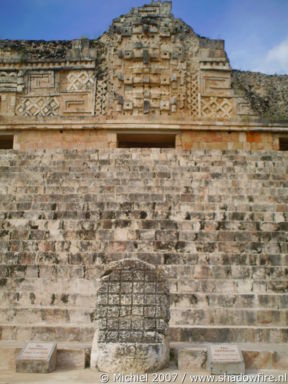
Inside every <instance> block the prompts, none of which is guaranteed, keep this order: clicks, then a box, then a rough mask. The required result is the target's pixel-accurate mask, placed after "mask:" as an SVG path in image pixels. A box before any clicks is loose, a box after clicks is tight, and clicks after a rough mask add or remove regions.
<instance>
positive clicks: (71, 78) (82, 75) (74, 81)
mask: <svg viewBox="0 0 288 384" xmlns="http://www.w3.org/2000/svg"><path fill="white" fill-rule="evenodd" d="M94 84H95V76H94V73H93V71H71V72H69V73H68V75H67V91H71V92H76V91H86V90H89V89H92V88H93V87H94Z"/></svg>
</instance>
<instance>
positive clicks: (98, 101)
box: [95, 79, 107, 116]
mask: <svg viewBox="0 0 288 384" xmlns="http://www.w3.org/2000/svg"><path fill="white" fill-rule="evenodd" d="M106 98H107V80H106V79H103V80H97V81H96V97H95V115H96V116H99V115H105V114H106V104H107V100H106Z"/></svg>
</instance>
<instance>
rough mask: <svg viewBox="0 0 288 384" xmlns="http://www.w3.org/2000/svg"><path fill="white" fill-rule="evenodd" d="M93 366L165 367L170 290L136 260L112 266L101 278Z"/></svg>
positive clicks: (124, 368)
mask: <svg viewBox="0 0 288 384" xmlns="http://www.w3.org/2000/svg"><path fill="white" fill-rule="evenodd" d="M95 317H96V331H95V336H94V341H93V346H92V353H91V367H98V368H99V369H100V370H101V371H105V372H149V371H153V370H157V369H160V368H162V367H163V366H165V364H166V363H167V360H168V355H169V345H168V341H167V330H168V322H169V318H170V315H169V291H168V287H167V283H166V280H165V278H164V276H163V273H162V271H161V270H159V269H157V268H156V267H154V266H152V265H149V264H147V263H144V262H142V261H139V260H136V259H126V260H122V261H120V262H115V263H111V264H110V265H109V266H108V267H107V269H106V271H105V273H104V275H103V276H102V278H101V283H100V288H99V290H98V293H97V307H96V312H95Z"/></svg>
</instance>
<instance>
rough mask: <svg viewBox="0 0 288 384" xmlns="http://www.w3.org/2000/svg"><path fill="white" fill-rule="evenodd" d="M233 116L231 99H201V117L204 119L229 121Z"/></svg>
mask: <svg viewBox="0 0 288 384" xmlns="http://www.w3.org/2000/svg"><path fill="white" fill-rule="evenodd" d="M233 114H234V102H233V99H230V98H225V97H201V116H202V117H203V118H205V119H224V120H225V119H231V118H232V116H233Z"/></svg>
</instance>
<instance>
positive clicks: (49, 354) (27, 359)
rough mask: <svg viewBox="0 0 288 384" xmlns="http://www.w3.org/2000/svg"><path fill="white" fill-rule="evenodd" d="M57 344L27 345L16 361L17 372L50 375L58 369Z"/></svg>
mask: <svg viewBox="0 0 288 384" xmlns="http://www.w3.org/2000/svg"><path fill="white" fill-rule="evenodd" d="M56 353H57V346H56V344H55V343H40V342H39V343H27V344H26V345H25V347H24V348H23V349H22V351H21V352H20V353H19V355H18V356H17V359H16V372H27V373H49V372H52V371H54V370H55V368H56Z"/></svg>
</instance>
